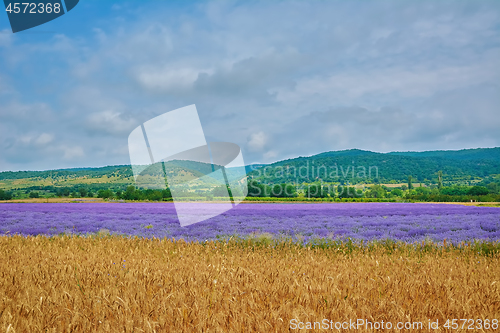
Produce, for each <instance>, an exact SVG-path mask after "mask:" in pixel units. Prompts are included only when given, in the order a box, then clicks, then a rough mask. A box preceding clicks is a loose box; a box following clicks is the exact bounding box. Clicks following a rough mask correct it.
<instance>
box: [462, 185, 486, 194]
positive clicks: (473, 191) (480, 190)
mask: <svg viewBox="0 0 500 333" xmlns="http://www.w3.org/2000/svg"><path fill="white" fill-rule="evenodd" d="M488 193H490V191H488V189H487V188H486V187H484V186H473V187H471V188H469V189H468V190H467V194H468V195H486V194H488Z"/></svg>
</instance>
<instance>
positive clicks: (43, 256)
mask: <svg viewBox="0 0 500 333" xmlns="http://www.w3.org/2000/svg"><path fill="white" fill-rule="evenodd" d="M259 244H260V245H259ZM259 244H256V243H251V241H248V243H242V242H230V243H229V244H226V243H224V242H217V243H215V242H208V243H205V244H186V243H185V242H183V241H177V242H174V241H170V240H158V239H156V240H147V239H138V238H132V239H126V238H118V237H107V236H106V237H87V238H84V237H67V236H63V237H52V238H47V237H41V236H38V237H28V238H23V237H20V236H11V237H5V236H4V237H0V251H1V252H0V253H1V254H2V255H1V257H0V300H1V301H0V331H2V332H6V331H7V332H9V333H10V332H155V331H156V332H285V331H289V329H290V320H292V319H294V318H295V319H297V320H298V321H301V322H307V321H311V322H314V321H321V320H322V319H329V320H332V321H334V322H335V321H344V320H349V319H351V320H356V319H358V318H362V319H366V320H372V321H381V320H384V322H387V321H391V322H394V323H396V322H407V321H422V322H424V323H425V324H426V325H427V323H428V319H433V320H435V319H438V320H439V323H440V327H441V328H442V324H443V323H444V321H443V320H444V319H448V318H450V319H452V318H473V319H478V318H482V319H487V318H489V319H493V318H497V319H500V318H499V317H500V316H499V314H500V282H499V279H500V262H499V259H500V256H499V255H498V253H496V254H491V253H490V255H489V256H486V255H482V254H478V252H477V249H475V248H471V247H465V248H460V249H458V248H450V247H448V248H444V250H443V248H437V247H426V250H425V251H423V250H418V249H417V250H415V248H412V247H411V246H407V245H398V246H385V247H384V246H372V247H352V246H351V245H344V246H339V247H337V246H330V247H328V248H326V249H324V248H323V249H322V248H316V249H310V248H304V247H300V246H298V245H294V244H290V243H269V242H267V241H263V242H261V243H259ZM273 246H274V247H273ZM334 330H335V329H334ZM443 330H444V329H442V330H436V331H435V332H437V331H443ZM332 331H333V330H332ZM358 331H360V332H363V331H365V330H364V329H359V330H358ZM424 331H429V330H427V329H424ZM457 331H460V330H457ZM454 332H455V331H454Z"/></svg>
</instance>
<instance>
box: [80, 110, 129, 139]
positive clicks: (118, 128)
mask: <svg viewBox="0 0 500 333" xmlns="http://www.w3.org/2000/svg"><path fill="white" fill-rule="evenodd" d="M86 125H87V129H89V130H90V131H91V132H99V133H106V134H112V135H123V134H128V133H129V132H130V131H131V130H132V129H133V128H134V127H135V126H137V121H136V120H134V119H132V118H130V117H124V116H123V115H122V114H121V113H120V112H116V111H113V110H106V111H102V112H98V113H93V114H91V115H89V116H88V117H87V124H86Z"/></svg>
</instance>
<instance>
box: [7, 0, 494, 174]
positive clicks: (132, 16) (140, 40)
mask: <svg viewBox="0 0 500 333" xmlns="http://www.w3.org/2000/svg"><path fill="white" fill-rule="evenodd" d="M191 104H195V105H196V108H197V110H198V113H199V116H200V121H201V124H202V126H203V130H204V132H205V137H206V139H207V141H209V142H214V141H224V142H232V143H236V144H238V145H239V146H240V147H241V150H242V154H243V158H244V160H245V163H246V164H250V163H270V162H274V161H277V160H282V159H286V158H293V157H297V156H308V155H313V154H317V153H321V152H325V151H332V150H345V149H353V148H357V149H364V150H370V151H376V152H389V151H410V150H411V151H424V150H443V149H453V150H456V149H465V148H479V147H485V148H486V147H498V146H500V1H496V0H493V1H486V0H481V1H479V0H473V1H445V0H441V1H396V0H395V1H382V0H379V1H346V0H344V1H333V0H331V1H319V0H309V1H277V0H275V1H250V0H247V1H221V0H218V1H203V2H201V1H200V2H195V1H159V0H156V1H144V0H142V1H139V0H137V1H110V0H108V1H102V0H80V3H79V4H78V5H77V6H76V7H75V8H74V9H73V10H72V11H71V12H69V13H67V14H65V15H63V16H61V17H59V18H58V19H56V20H53V21H51V22H48V23H46V24H44V25H41V26H38V27H35V28H33V29H29V30H26V31H23V32H18V33H15V34H13V33H12V31H11V29H10V25H9V21H8V18H7V14H6V13H5V12H3V13H0V171H7V170H10V171H17V170H47V169H60V168H70V167H99V166H105V165H123V164H130V157H129V150H128V146H127V144H128V135H129V134H130V133H131V131H132V130H133V129H134V128H136V127H137V126H140V125H141V124H142V123H144V122H145V121H147V120H149V119H152V118H154V117H156V116H159V115H161V114H164V113H165V112H168V111H171V110H174V109H177V108H181V107H184V106H187V105H191Z"/></svg>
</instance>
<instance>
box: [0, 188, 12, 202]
mask: <svg viewBox="0 0 500 333" xmlns="http://www.w3.org/2000/svg"><path fill="white" fill-rule="evenodd" d="M10 199H12V193H11V192H6V191H4V190H2V189H0V200H10Z"/></svg>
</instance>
